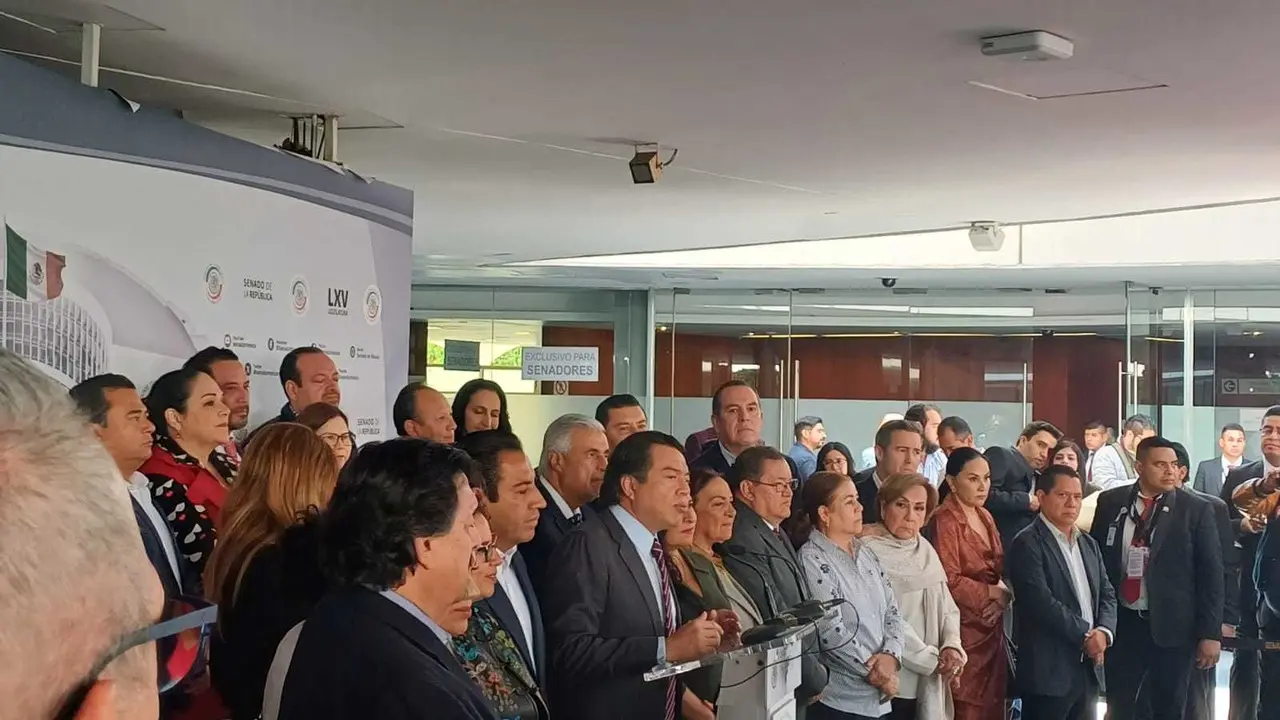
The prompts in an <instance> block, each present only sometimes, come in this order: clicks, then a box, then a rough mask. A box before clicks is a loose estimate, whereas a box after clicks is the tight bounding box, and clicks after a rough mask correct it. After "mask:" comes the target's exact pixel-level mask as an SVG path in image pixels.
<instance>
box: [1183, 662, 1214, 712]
mask: <svg viewBox="0 0 1280 720" xmlns="http://www.w3.org/2000/svg"><path fill="white" fill-rule="evenodd" d="M1217 684H1218V668H1217V667H1216V666H1215V667H1211V668H1206V669H1204V670H1201V669H1200V668H1198V667H1193V668H1191V674H1190V675H1188V676H1187V704H1186V706H1185V708H1184V710H1183V714H1182V717H1183V718H1184V720H1213V690H1214V687H1215V686H1216V685H1217Z"/></svg>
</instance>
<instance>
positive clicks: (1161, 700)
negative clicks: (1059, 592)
mask: <svg viewBox="0 0 1280 720" xmlns="http://www.w3.org/2000/svg"><path fill="white" fill-rule="evenodd" d="M1195 652H1196V645H1195V643H1194V642H1192V643H1188V644H1187V645H1184V646H1181V647H1176V648H1165V647H1158V646H1157V645H1156V644H1155V641H1153V640H1152V639H1151V624H1150V623H1149V622H1148V621H1147V619H1146V618H1145V617H1142V616H1141V615H1139V614H1138V613H1136V612H1134V611H1133V610H1130V609H1128V608H1124V607H1121V608H1120V609H1119V611H1118V612H1117V618H1116V642H1115V644H1114V645H1112V646H1111V648H1110V649H1109V650H1107V662H1106V666H1105V667H1106V673H1107V718H1108V720H1138V718H1146V717H1150V718H1152V720H1181V718H1182V715H1183V710H1184V708H1185V706H1186V702H1187V684H1188V682H1189V681H1190V677H1189V676H1190V674H1191V670H1192V666H1193V665H1194V664H1195ZM1139 693H1142V694H1143V695H1146V696H1147V697H1148V698H1150V708H1151V710H1150V714H1149V715H1148V714H1147V712H1145V708H1144V707H1143V706H1145V705H1146V704H1147V703H1145V702H1143V703H1139V698H1138V695H1139Z"/></svg>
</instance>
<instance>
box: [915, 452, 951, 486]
mask: <svg viewBox="0 0 1280 720" xmlns="http://www.w3.org/2000/svg"><path fill="white" fill-rule="evenodd" d="M920 474H921V475H923V476H925V478H926V479H927V480H928V481H929V484H930V485H932V486H934V487H938V486H940V485H942V479H943V478H944V477H946V474H947V454H946V453H945V452H943V451H942V448H938V449H937V450H934V451H933V452H931V453H929V454H928V455H926V456H925V457H924V462H922V463H920Z"/></svg>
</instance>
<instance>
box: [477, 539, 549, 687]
mask: <svg viewBox="0 0 1280 720" xmlns="http://www.w3.org/2000/svg"><path fill="white" fill-rule="evenodd" d="M523 555H524V548H523V547H521V548H520V549H519V550H517V551H516V555H515V557H514V558H512V559H511V571H512V572H513V573H515V576H516V582H518V583H520V589H521V590H523V591H524V598H525V601H526V602H527V603H528V605H529V621H530V624H531V625H532V626H533V627H532V628H531V630H532V632H531V634H532V635H533V647H529V642H528V641H527V640H525V635H524V629H523V628H522V627H521V626H520V617H519V616H518V615H516V609H515V606H513V605H512V604H511V599H510V598H508V597H507V591H506V590H503V589H502V585H501V584H498V585H496V586H495V587H494V590H493V595H492V596H490V597H489V598H488V599H485V600H481V601H479V602H477V603H476V604H477V605H480V606H482V607H484V609H485V610H487V611H488V612H489V614H491V615H493V617H495V618H497V620H498V624H499V625H501V626H502V629H503V630H506V631H507V634H508V635H510V636H511V639H512V640H514V641H515V643H516V649H517V650H519V651H520V657H521V658H523V659H524V664H525V667H527V668H529V671H530V674H531V675H533V677H534V679H535V680H537V681H538V685H539V686H540V687H542V688H543V689H544V690H545V688H546V684H547V680H546V678H547V642H546V634H545V632H544V631H543V626H542V606H541V605H539V604H538V593H537V592H536V591H535V590H534V587H533V582H532V581H531V580H530V579H529V570H528V568H526V566H525V562H524V558H523Z"/></svg>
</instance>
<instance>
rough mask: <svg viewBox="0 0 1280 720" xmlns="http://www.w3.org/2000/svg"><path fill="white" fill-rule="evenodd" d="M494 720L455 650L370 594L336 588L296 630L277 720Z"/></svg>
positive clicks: (391, 604) (397, 608) (401, 610)
mask: <svg viewBox="0 0 1280 720" xmlns="http://www.w3.org/2000/svg"><path fill="white" fill-rule="evenodd" d="M352 718H378V720H418V719H419V718H449V719H450V720H497V716H496V715H495V714H494V712H493V710H492V708H491V707H490V705H489V701H488V700H487V699H486V698H485V696H484V694H482V693H481V691H480V686H479V685H477V684H476V683H474V682H472V680H471V677H470V676H469V675H468V674H467V671H466V670H465V669H464V668H463V667H462V665H461V664H459V663H458V660H457V659H456V658H455V657H454V655H453V652H452V651H451V650H450V649H449V648H448V647H446V646H445V644H444V643H443V642H441V641H440V638H439V637H437V636H436V634H435V633H433V632H432V631H431V629H430V628H428V627H427V626H426V624H424V623H423V622H422V621H421V620H419V619H418V618H416V617H414V616H413V615H412V614H410V613H409V612H408V611H406V610H405V609H404V608H401V607H400V606H399V605H397V604H396V603H394V602H392V601H391V600H388V599H387V598H384V597H382V596H381V595H379V594H378V593H375V592H373V591H370V590H342V591H338V592H335V593H332V594H330V595H329V596H328V597H326V598H325V599H324V600H322V601H321V602H320V604H319V605H317V606H316V609H315V611H313V612H312V613H311V617H310V618H308V619H307V621H306V624H305V625H303V626H302V632H301V634H300V635H299V636H298V644H297V647H296V648H295V649H294V653H293V660H292V661H291V662H290V664H289V672H288V674H287V675H286V676H285V681H284V687H283V689H282V691H281V697H280V714H279V716H278V720H352Z"/></svg>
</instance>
